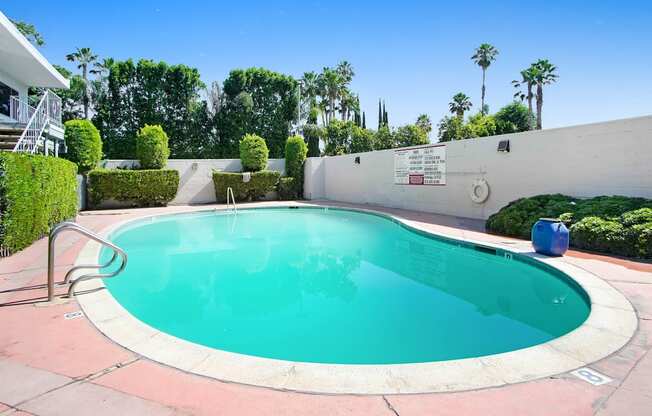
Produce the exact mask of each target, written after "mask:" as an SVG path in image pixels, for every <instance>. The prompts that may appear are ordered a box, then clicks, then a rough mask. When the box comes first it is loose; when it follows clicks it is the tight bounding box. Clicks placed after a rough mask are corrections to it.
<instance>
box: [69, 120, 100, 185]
mask: <svg viewBox="0 0 652 416" xmlns="http://www.w3.org/2000/svg"><path fill="white" fill-rule="evenodd" d="M65 127H66V128H65V133H64V140H65V141H66V147H67V148H68V149H67V151H66V159H68V160H70V161H71V162H73V163H76V164H77V166H78V167H79V172H81V173H84V172H88V171H89V170H91V169H95V167H97V164H98V163H99V162H100V159H102V138H101V137H100V132H99V130H97V129H96V128H95V126H94V125H93V123H91V122H90V121H88V120H68V121H66V123H65Z"/></svg>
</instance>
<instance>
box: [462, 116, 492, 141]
mask: <svg viewBox="0 0 652 416" xmlns="http://www.w3.org/2000/svg"><path fill="white" fill-rule="evenodd" d="M466 128H468V129H469V132H470V137H486V136H493V135H495V134H496V120H495V119H494V118H493V116H490V115H486V114H482V113H478V114H475V115H472V116H471V117H469V121H468V123H467V125H466ZM463 134H468V133H466V132H464V133H463Z"/></svg>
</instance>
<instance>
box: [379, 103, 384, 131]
mask: <svg viewBox="0 0 652 416" xmlns="http://www.w3.org/2000/svg"><path fill="white" fill-rule="evenodd" d="M381 127H383V109H382V107H381V106H380V98H379V99H378V130H380V128H381Z"/></svg>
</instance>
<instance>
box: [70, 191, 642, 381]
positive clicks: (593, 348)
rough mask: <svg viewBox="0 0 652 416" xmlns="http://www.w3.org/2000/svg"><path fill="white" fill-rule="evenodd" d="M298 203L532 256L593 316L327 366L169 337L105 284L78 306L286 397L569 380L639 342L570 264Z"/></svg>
mask: <svg viewBox="0 0 652 416" xmlns="http://www.w3.org/2000/svg"><path fill="white" fill-rule="evenodd" d="M291 206H300V207H317V208H330V209H344V210H350V211H357V212H363V213H369V214H374V215H379V216H381V217H385V218H388V219H391V220H392V221H395V222H397V223H400V224H402V225H405V226H407V227H408V228H409V229H414V230H417V231H419V232H422V233H426V234H430V235H433V236H436V237H439V238H444V239H447V240H451V239H452V240H457V241H461V242H463V243H467V244H473V245H477V246H482V247H488V248H492V249H498V250H501V251H504V252H506V253H513V254H518V255H522V256H527V257H529V258H531V259H533V260H534V261H535V262H541V263H542V264H545V265H548V266H551V267H552V268H554V269H557V270H559V271H561V272H562V273H563V274H565V275H567V276H569V277H570V278H571V279H572V280H573V281H574V282H576V283H577V284H578V285H579V286H580V287H581V288H582V289H583V290H584V291H585V292H586V294H587V295H588V297H589V299H590V303H591V312H590V314H589V317H588V318H587V319H586V321H585V322H584V323H583V324H582V325H580V326H579V327H578V328H576V329H574V330H573V331H571V332H569V333H567V334H565V335H563V336H561V337H559V338H555V339H553V340H551V341H549V342H546V343H543V344H539V345H535V346H532V347H528V348H523V349H520V350H515V351H510V352H506V353H500V354H494V355H487V356H482V357H477V358H465V359H457V360H450V361H436V362H429V363H416V364H381V365H366V364H365V365H353V364H318V363H305V362H293V361H284V360H277V359H269V358H262V357H255V356H250V355H244V354H238V353H232V352H227V351H222V350H218V349H214V348H210V347H206V346H203V345H199V344H195V343H192V342H189V341H186V340H183V339H180V338H176V337H174V336H172V335H169V334H166V333H164V332H161V331H159V330H157V329H155V328H152V327H151V326H149V325H147V324H145V323H143V322H141V321H139V320H138V319H136V318H135V317H134V316H132V315H131V314H130V313H129V312H128V311H127V310H126V309H124V308H123V307H122V306H121V305H120V304H119V303H118V302H117V301H116V300H115V299H114V298H113V296H112V295H111V294H110V293H109V291H108V290H104V283H103V282H102V281H101V280H99V279H97V280H90V281H85V282H81V283H80V284H79V285H78V289H77V292H78V295H77V300H78V302H79V304H80V306H81V307H82V310H83V311H84V313H85V314H86V316H87V317H88V318H89V320H90V321H91V322H92V323H93V324H94V325H95V327H96V328H97V329H98V330H99V331H100V332H101V333H103V334H104V335H105V336H106V337H108V338H109V339H111V340H113V341H114V342H116V343H117V344H119V345H121V346H122V347H124V348H126V349H128V350H130V351H133V352H135V353H136V354H139V355H141V356H143V357H146V358H148V359H151V360H153V361H156V362H159V363H161V364H164V365H168V366H171V367H174V368H177V369H180V370H182V371H185V372H189V373H193V374H198V375H202V376H206V377H210V378H214V379H217V380H220V381H226V382H235V383H241V384H247V385H253V386H261V387H268V388H273V389H278V390H288V391H298V392H307V393H322V394H406V393H411V394H414V393H436V392H455V391H465V390H476V389H481V388H488V387H499V386H503V385H507V384H514V383H520V382H525V381H530V380H535V379H540V378H544V377H550V376H553V375H557V374H561V373H566V372H568V371H572V370H574V369H577V368H579V367H584V366H586V365H589V364H591V363H593V362H595V361H598V360H600V359H602V358H604V357H607V356H609V355H611V354H612V353H614V352H616V351H618V350H619V349H620V348H622V347H623V346H624V345H625V344H627V342H628V341H629V340H630V338H631V337H632V336H633V335H634V333H635V332H636V330H637V327H638V318H637V316H636V313H635V311H634V308H633V307H632V305H631V304H630V302H629V301H628V300H627V298H626V297H625V296H623V295H622V294H621V293H620V292H619V291H617V290H616V289H614V288H613V287H612V286H611V285H609V284H608V283H607V282H605V281H604V280H602V279H600V278H599V277H598V276H596V275H594V274H592V273H590V272H588V271H586V270H584V269H582V268H579V267H576V266H573V265H571V264H569V263H567V262H564V261H563V258H554V257H545V256H540V255H537V254H535V253H531V252H529V251H526V250H519V249H517V248H515V247H511V246H508V245H506V244H498V243H490V242H485V241H476V240H473V239H469V238H461V237H457V236H455V237H453V236H451V235H446V234H445V233H441V232H433V231H431V230H427V229H425V228H424V227H422V226H420V224H419V223H418V222H416V221H411V220H408V219H405V218H402V217H400V216H398V215H393V214H387V213H384V212H380V211H376V210H373V209H362V208H351V207H347V206H341V207H339V206H336V205H335V206H333V205H330V204H329V205H320V204H314V203H296V202H292V203H287V204H279V205H275V206H274V207H251V208H247V209H270V208H284V207H291ZM224 210H226V208H217V209H216V208H212V209H197V210H193V211H187V212H185V214H187V213H190V212H195V213H200V212H211V211H224ZM179 214H181V215H183V214H184V213H172V214H160V213H158V214H147V215H142V216H138V217H137V218H131V219H128V220H125V221H120V222H118V223H116V224H113V225H111V226H110V227H108V228H106V229H104V230H103V231H102V232H100V235H102V236H108V235H110V234H111V233H112V232H113V231H115V230H117V229H118V228H121V227H123V226H125V225H127V224H128V223H131V222H134V221H140V220H143V219H146V218H151V217H160V216H167V215H179ZM100 248H101V246H100V245H99V244H98V243H96V242H94V241H91V242H89V243H87V244H86V245H85V246H84V247H83V249H82V250H81V252H80V254H79V256H78V257H77V260H76V263H75V264H89V263H96V262H97V261H98V256H99V252H100Z"/></svg>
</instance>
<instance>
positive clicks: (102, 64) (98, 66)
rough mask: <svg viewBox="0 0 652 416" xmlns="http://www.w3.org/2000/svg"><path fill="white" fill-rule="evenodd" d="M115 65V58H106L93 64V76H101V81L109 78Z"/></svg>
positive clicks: (91, 71)
mask: <svg viewBox="0 0 652 416" xmlns="http://www.w3.org/2000/svg"><path fill="white" fill-rule="evenodd" d="M113 65H115V59H113V58H104V59H102V60H101V61H97V62H94V63H93V69H91V70H90V71H88V72H90V73H91V74H94V75H97V76H99V77H100V78H101V79H105V78H106V77H108V76H109V73H110V72H111V67H112V66H113Z"/></svg>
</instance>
